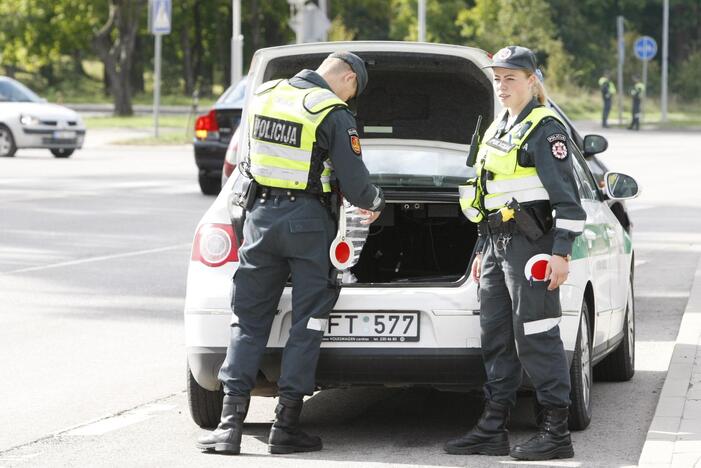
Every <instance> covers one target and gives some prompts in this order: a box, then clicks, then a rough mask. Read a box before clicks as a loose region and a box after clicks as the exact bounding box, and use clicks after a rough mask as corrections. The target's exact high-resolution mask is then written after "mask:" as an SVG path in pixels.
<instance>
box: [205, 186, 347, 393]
mask: <svg viewBox="0 0 701 468" xmlns="http://www.w3.org/2000/svg"><path fill="white" fill-rule="evenodd" d="M243 235H244V243H243V246H242V247H241V248H240V249H239V261H240V263H239V267H238V269H237V270H236V273H235V275H234V294H233V299H232V308H233V312H234V317H233V320H232V328H231V341H230V343H229V346H228V349H227V353H226V359H225V361H224V363H223V365H222V367H221V370H220V371H219V380H221V381H222V383H223V385H224V391H225V393H226V394H227V395H235V396H248V395H250V392H251V390H252V389H253V387H254V386H255V382H256V376H257V374H258V370H259V367H260V361H261V357H262V355H263V353H264V351H265V348H266V344H267V342H268V336H269V334H270V329H271V326H272V322H273V319H274V317H275V314H276V313H277V309H278V304H279V301H280V296H281V295H282V291H283V289H284V287H285V284H286V283H287V281H288V278H289V275H290V273H291V274H292V324H291V329H290V335H289V338H288V340H287V344H286V345H285V349H284V351H283V354H282V368H281V376H280V379H279V380H278V388H279V393H280V396H282V397H285V398H289V399H292V400H301V399H302V398H303V397H304V395H311V394H312V393H313V391H314V388H315V373H316V365H317V361H318V359H319V347H320V345H321V339H322V337H323V334H324V331H325V328H326V327H325V324H326V319H327V318H328V314H329V312H330V311H331V309H332V308H333V306H334V304H335V303H336V300H337V299H338V290H337V289H336V288H335V287H331V286H330V281H329V278H330V272H331V262H330V259H329V246H330V245H331V242H332V240H333V238H334V236H335V223H334V221H333V220H332V218H331V215H330V213H329V211H328V210H327V209H326V208H325V207H324V206H322V204H321V202H320V201H319V200H318V199H316V198H312V197H307V196H300V197H296V198H295V200H294V201H290V200H289V199H288V197H286V196H273V197H270V198H269V199H268V200H267V201H265V202H264V203H263V202H262V201H261V200H260V199H258V200H256V202H255V205H254V206H253V208H252V209H251V211H250V212H248V215H247V217H246V220H245V222H244V227H243Z"/></svg>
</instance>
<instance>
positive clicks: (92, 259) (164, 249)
mask: <svg viewBox="0 0 701 468" xmlns="http://www.w3.org/2000/svg"><path fill="white" fill-rule="evenodd" d="M191 245H192V244H191V243H189V242H188V243H187V244H177V245H171V246H169V247H159V248H157V249H147V250H137V251H134V252H125V253H121V254H114V255H102V256H99V257H88V258H81V259H79V260H71V261H68V262H59V263H52V264H49V265H41V266H35V267H28V268H20V269H19V270H11V271H5V272H0V276H3V275H10V274H13V273H27V272H29V271H39V270H48V269H50V268H60V267H65V266H73V265H80V264H83V263H91V262H101V261H103V260H114V259H116V258H126V257H136V256H139V255H148V254H152V253H158V252H167V251H168V250H177V249H183V248H185V247H190V246H191Z"/></svg>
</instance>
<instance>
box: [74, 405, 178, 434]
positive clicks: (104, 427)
mask: <svg viewBox="0 0 701 468" xmlns="http://www.w3.org/2000/svg"><path fill="white" fill-rule="evenodd" d="M176 407H177V406H176V405H167V404H163V403H156V404H152V405H146V406H143V407H140V408H137V409H134V410H131V411H127V412H126V413H122V414H119V415H117V416H113V417H109V418H107V419H102V420H100V421H96V422H94V423H91V424H86V425H85V426H80V427H77V428H75V429H73V430H70V431H68V432H65V433H63V434H62V435H66V436H98V435H103V434H106V433H108V432H112V431H116V430H117V429H122V428H124V427H127V426H131V425H132V424H136V423H140V422H142V421H146V420H148V419H151V418H152V417H154V416H156V414H157V413H164V412H167V411H171V410H173V409H175V408H176Z"/></svg>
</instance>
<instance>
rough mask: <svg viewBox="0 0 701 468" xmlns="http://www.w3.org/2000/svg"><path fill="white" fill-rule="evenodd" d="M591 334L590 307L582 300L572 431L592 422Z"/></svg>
mask: <svg viewBox="0 0 701 468" xmlns="http://www.w3.org/2000/svg"><path fill="white" fill-rule="evenodd" d="M592 377H593V376H592V367H591V335H590V333H589V307H588V305H587V302H586V300H584V301H582V313H581V318H580V322H579V333H577V345H576V346H575V349H574V356H573V357H572V365H571V366H570V382H571V384H572V389H571V391H570V401H571V403H570V417H569V427H570V430H572V431H582V430H584V429H586V428H587V426H589V423H590V422H591V414H592V405H591V385H592V380H593V379H592Z"/></svg>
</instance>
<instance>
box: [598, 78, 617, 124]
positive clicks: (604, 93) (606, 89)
mask: <svg viewBox="0 0 701 468" xmlns="http://www.w3.org/2000/svg"><path fill="white" fill-rule="evenodd" d="M599 89H600V90H601V99H602V100H603V101H604V108H603V111H602V113H601V126H602V127H604V128H608V126H609V124H608V119H609V113H610V112H611V100H612V99H613V95H614V94H616V85H614V84H613V81H611V74H610V73H609V72H608V70H607V71H605V72H604V75H603V76H602V77H601V78H599Z"/></svg>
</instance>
